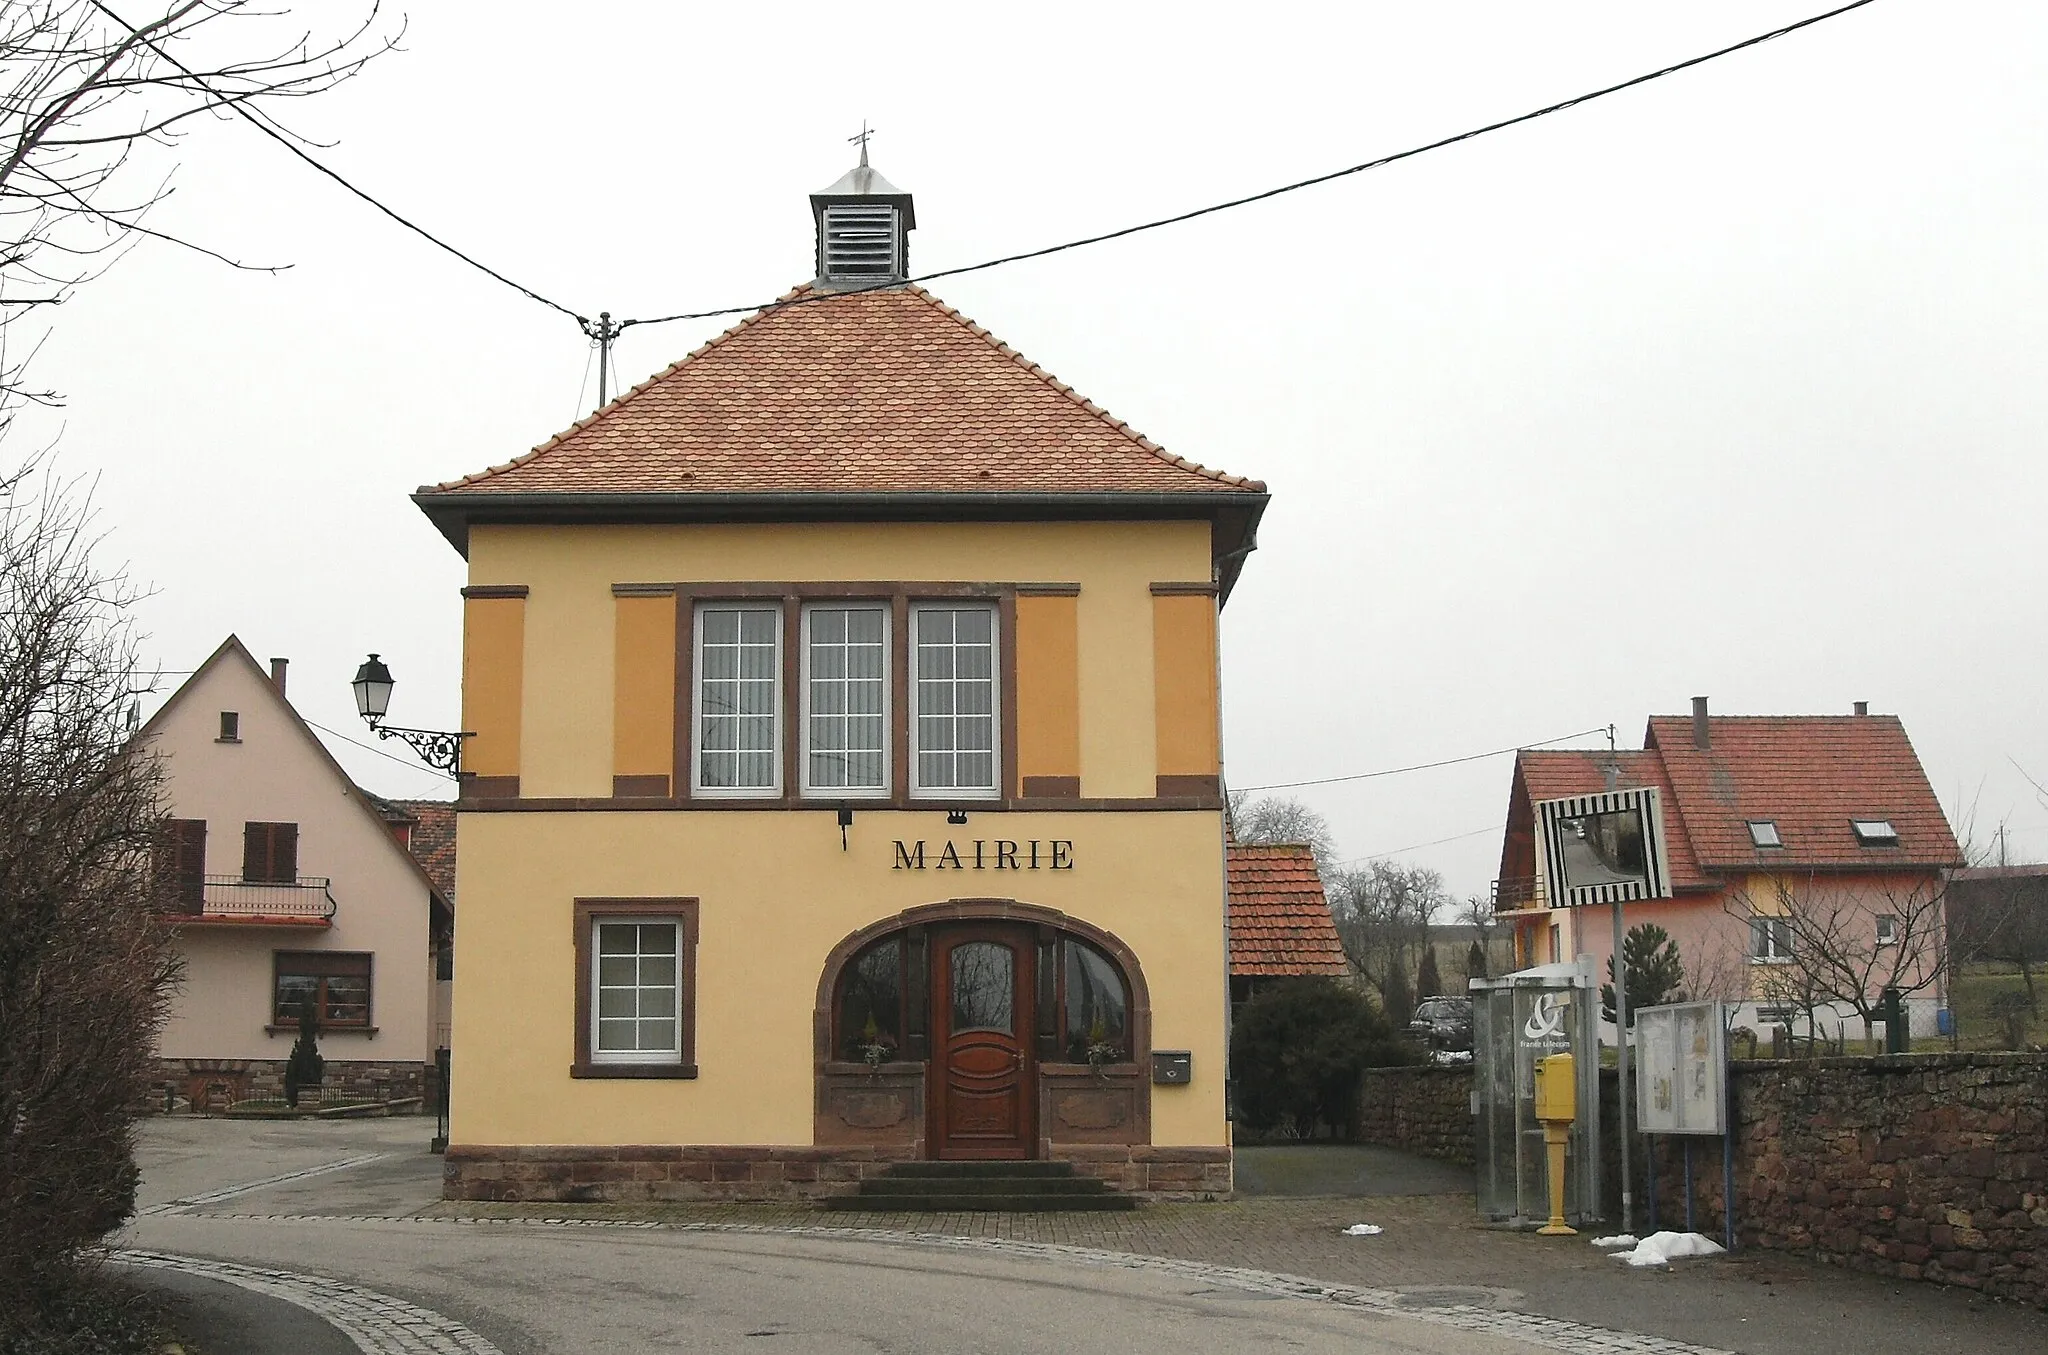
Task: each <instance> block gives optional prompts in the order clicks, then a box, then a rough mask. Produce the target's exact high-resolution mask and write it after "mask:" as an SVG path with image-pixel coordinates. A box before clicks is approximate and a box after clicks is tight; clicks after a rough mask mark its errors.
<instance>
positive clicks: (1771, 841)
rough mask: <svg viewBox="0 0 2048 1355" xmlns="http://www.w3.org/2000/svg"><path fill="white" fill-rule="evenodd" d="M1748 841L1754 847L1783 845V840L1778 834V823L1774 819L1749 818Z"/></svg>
mask: <svg viewBox="0 0 2048 1355" xmlns="http://www.w3.org/2000/svg"><path fill="white" fill-rule="evenodd" d="M1749 841H1750V845H1751V846H1754V847H1782V846H1784V845H1785V840H1784V839H1783V838H1781V837H1779V836H1778V823H1777V820H1775V819H1751V820H1750V821H1749Z"/></svg>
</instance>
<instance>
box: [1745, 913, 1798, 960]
mask: <svg viewBox="0 0 2048 1355" xmlns="http://www.w3.org/2000/svg"><path fill="white" fill-rule="evenodd" d="M1749 958H1750V960H1751V962H1752V963H1755V964H1783V963H1784V962H1785V961H1787V960H1790V959H1791V958H1792V924H1791V922H1789V921H1788V920H1786V919H1785V918H1782V917H1753V918H1751V919H1750V920H1749Z"/></svg>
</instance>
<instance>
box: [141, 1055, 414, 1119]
mask: <svg viewBox="0 0 2048 1355" xmlns="http://www.w3.org/2000/svg"><path fill="white" fill-rule="evenodd" d="M284 1065H285V1061H284V1060H283V1059H158V1060H157V1078H156V1089H155V1093H154V1094H152V1095H151V1096H150V1097H149V1098H148V1099H149V1104H150V1108H151V1109H153V1110H162V1109H166V1108H167V1107H174V1108H176V1109H181V1110H182V1109H189V1110H195V1111H204V1112H210V1113H211V1112H219V1111H223V1110H226V1109H227V1108H228V1106H229V1105H232V1104H233V1103H234V1102H236V1101H251V1100H277V1099H281V1098H282V1097H283V1096H284ZM432 1070H433V1065H431V1064H425V1063H381V1062H372V1061H368V1060H357V1059H329V1060H327V1066H326V1069H325V1070H324V1075H323V1076H322V1078H321V1080H320V1090H319V1093H318V1100H326V1101H366V1100H367V1101H398V1100H404V1099H406V1098H409V1097H421V1096H424V1094H425V1092H426V1090H427V1079H428V1076H429V1074H430V1073H431V1072H432ZM301 1099H302V1102H303V1103H304V1104H307V1105H316V1104H318V1100H316V1099H315V1097H314V1094H313V1093H312V1092H310V1091H308V1092H307V1093H305V1094H304V1095H303V1096H302V1098H301ZM422 1104H423V1105H427V1108H428V1109H431V1108H432V1106H431V1105H430V1104H428V1103H425V1102H424V1101H423V1102H422Z"/></svg>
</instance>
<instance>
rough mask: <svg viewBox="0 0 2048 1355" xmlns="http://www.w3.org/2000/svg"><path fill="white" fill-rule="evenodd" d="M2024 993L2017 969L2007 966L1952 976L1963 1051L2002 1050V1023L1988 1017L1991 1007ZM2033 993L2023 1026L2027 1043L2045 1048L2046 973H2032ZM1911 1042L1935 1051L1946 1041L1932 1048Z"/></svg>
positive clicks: (2047, 1018)
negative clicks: (2031, 1007) (2003, 998)
mask: <svg viewBox="0 0 2048 1355" xmlns="http://www.w3.org/2000/svg"><path fill="white" fill-rule="evenodd" d="M2026 991H2027V985H2026V982H2025V981H2024V980H2023V979H2021V978H2020V972H2019V970H2018V969H2016V968H2015V967H2013V966H2011V965H1997V964H1982V965H1971V966H1969V967H1968V968H1967V969H1965V970H1964V971H1963V972H1962V973H1960V974H1958V975H1956V981H1955V992H1954V993H1953V995H1952V996H1953V998H1954V1009H1955V1014H1956V1034H1957V1042H1958V1044H1960V1045H1961V1047H1962V1048H1964V1049H2003V1048H2005V1047H2006V1043H2005V1022H2004V1020H2002V1019H2001V1018H1999V1017H1997V1016H1994V1015H1993V1014H1992V1008H1993V1004H1994V1003H1995V1002H1996V1000H1997V999H1998V998H1999V997H2000V996H2001V995H2003V994H2015V995H2018V996H2020V997H2024V996H2025V995H2026ZM2034 993H2035V1004H2034V1014H2033V1017H2032V1019H2031V1020H2030V1021H2029V1022H2028V1025H2027V1043H2029V1044H2034V1045H2048V972H2044V971H2042V970H2039V969H2037V970H2035V971H2034ZM1914 1033H1915V1034H1921V1033H1922V1032H1919V1031H1916V1032H1914ZM1913 1043H1914V1044H1915V1045H1916V1046H1919V1047H1922V1048H1927V1047H1936V1048H1938V1047H1943V1046H1945V1045H1946V1044H1947V1043H1948V1042H1947V1041H1945V1040H1943V1041H1939V1042H1937V1043H1936V1044H1934V1045H1932V1046H1927V1045H1921V1043H1920V1041H1918V1040H1915V1041H1914V1042H1913Z"/></svg>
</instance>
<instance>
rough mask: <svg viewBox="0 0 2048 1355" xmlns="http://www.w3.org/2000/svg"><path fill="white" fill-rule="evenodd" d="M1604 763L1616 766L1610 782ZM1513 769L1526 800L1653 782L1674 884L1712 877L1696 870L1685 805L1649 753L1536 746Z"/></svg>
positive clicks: (1695, 885)
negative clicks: (1661, 806)
mask: <svg viewBox="0 0 2048 1355" xmlns="http://www.w3.org/2000/svg"><path fill="white" fill-rule="evenodd" d="M1609 768H1615V769H1617V770H1618V772H1619V775H1618V776H1616V777H1615V779H1614V783H1613V784H1612V785H1611V786H1610V785H1609V784H1608V780H1607V772H1608V769H1609ZM1515 769H1516V771H1517V773H1518V774H1519V775H1521V777H1522V778H1523V781H1524V784H1526V785H1527V786H1528V788H1529V798H1530V800H1532V801H1534V800H1562V799H1564V798H1566V797H1567V796H1572V795H1597V794H1599V793H1600V792H1601V791H1604V790H1634V789H1636V788H1637V787H1639V786H1655V787H1656V788H1657V790H1658V791H1659V792H1661V794H1660V795H1659V796H1658V798H1659V799H1661V800H1662V801H1663V803H1664V850H1665V853H1666V855H1667V856H1668V857H1669V858H1670V863H1671V887H1672V888H1673V889H1704V888H1708V887H1711V886H1712V885H1713V884H1714V881H1712V880H1710V879H1708V878H1707V876H1706V874H1705V873H1704V872H1702V871H1701V870H1700V863H1699V860H1698V859H1697V858H1696V857H1695V856H1694V855H1693V850H1692V842H1691V840H1690V839H1689V838H1688V837H1687V835H1686V827H1685V825H1686V818H1685V806H1684V805H1682V804H1680V803H1679V801H1678V797H1677V796H1676V795H1675V794H1673V793H1672V787H1671V779H1670V777H1668V776H1666V775H1665V774H1664V767H1663V764H1662V763H1660V762H1659V761H1658V760H1657V755H1656V754H1655V753H1654V752H1637V751H1634V750H1631V749H1621V750H1619V751H1616V752H1612V753H1610V752H1608V751H1607V750H1606V749H1604V748H1603V749H1598V750H1595V749H1590V748H1585V749H1581V748H1541V749H1523V750H1522V752H1521V753H1520V754H1519V755H1518V756H1517V757H1516V759H1515Z"/></svg>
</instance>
